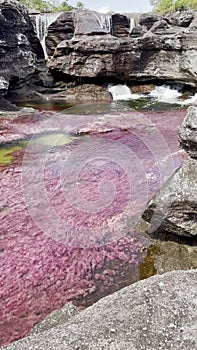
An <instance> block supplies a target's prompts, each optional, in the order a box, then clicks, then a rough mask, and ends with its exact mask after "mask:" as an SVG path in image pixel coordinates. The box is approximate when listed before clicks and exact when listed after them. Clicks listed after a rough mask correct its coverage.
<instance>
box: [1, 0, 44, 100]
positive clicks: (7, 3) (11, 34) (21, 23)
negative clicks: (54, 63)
mask: <svg viewBox="0 0 197 350" xmlns="http://www.w3.org/2000/svg"><path fill="white" fill-rule="evenodd" d="M39 54H40V56H42V48H41V45H40V43H39V40H38V38H37V37H36V35H35V33H34V29H33V25H32V23H31V20H30V18H29V16H28V14H27V11H26V10H25V9H24V7H23V6H21V5H20V4H19V3H18V2H16V1H13V0H1V1H0V98H1V102H2V101H3V99H2V96H5V95H6V94H7V92H8V90H9V89H12V88H13V89H14V91H15V92H16V91H17V90H21V91H23V93H24V94H25V93H26V92H27V87H28V86H29V87H30V86H31V84H32V83H33V81H34V80H35V79H36V74H35V70H36V56H37V55H39ZM0 107H3V102H2V104H1V106H0Z"/></svg>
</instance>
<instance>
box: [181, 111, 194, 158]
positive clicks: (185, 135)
mask: <svg viewBox="0 0 197 350" xmlns="http://www.w3.org/2000/svg"><path fill="white" fill-rule="evenodd" d="M179 139H180V144H181V146H182V147H183V148H184V149H185V150H186V151H187V152H188V154H189V155H190V157H192V158H197V107H189V109H188V112H187V116H186V118H185V119H184V121H183V123H182V125H181V128H180V131H179ZM196 165H197V164H196Z"/></svg>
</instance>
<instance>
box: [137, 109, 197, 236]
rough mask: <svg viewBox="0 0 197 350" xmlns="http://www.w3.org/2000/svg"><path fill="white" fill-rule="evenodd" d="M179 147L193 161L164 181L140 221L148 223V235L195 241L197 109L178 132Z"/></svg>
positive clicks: (196, 209) (188, 114)
mask: <svg viewBox="0 0 197 350" xmlns="http://www.w3.org/2000/svg"><path fill="white" fill-rule="evenodd" d="M179 138H180V143H181V146H182V147H183V148H184V149H185V150H186V151H187V152H188V154H189V155H190V156H191V157H192V158H194V159H192V158H189V159H187V160H185V161H184V163H183V165H182V167H181V168H180V169H179V170H178V171H177V172H176V173H175V174H174V175H173V176H172V177H171V178H170V179H169V180H168V181H167V183H166V184H165V185H164V187H163V188H162V189H161V190H160V191H159V192H158V193H157V194H156V195H155V197H153V199H152V200H151V201H150V202H149V204H148V206H147V208H146V210H145V212H144V214H143V218H144V219H145V220H146V221H148V222H150V227H149V229H148V231H149V233H150V234H152V233H154V234H159V235H160V234H161V235H164V234H165V233H166V232H167V233H170V234H173V235H178V236H184V237H190V238H191V237H192V238H194V239H195V238H196V236H197V161H196V159H195V158H197V107H190V108H189V109H188V112H187V115H186V118H185V119H184V121H183V123H182V125H181V127H180V131H179Z"/></svg>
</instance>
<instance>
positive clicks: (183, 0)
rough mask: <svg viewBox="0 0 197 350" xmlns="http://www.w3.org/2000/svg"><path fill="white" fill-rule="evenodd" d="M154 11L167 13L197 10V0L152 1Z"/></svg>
mask: <svg viewBox="0 0 197 350" xmlns="http://www.w3.org/2000/svg"><path fill="white" fill-rule="evenodd" d="M150 3H151V5H152V6H153V11H154V12H156V13H167V12H173V11H176V10H181V9H193V10H197V0H150Z"/></svg>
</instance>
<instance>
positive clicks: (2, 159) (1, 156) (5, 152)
mask: <svg viewBox="0 0 197 350" xmlns="http://www.w3.org/2000/svg"><path fill="white" fill-rule="evenodd" d="M21 149H23V146H22V145H10V146H5V147H2V148H0V165H5V164H11V163H12V162H13V161H14V159H15V157H14V155H13V152H15V151H20V150H21Z"/></svg>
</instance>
